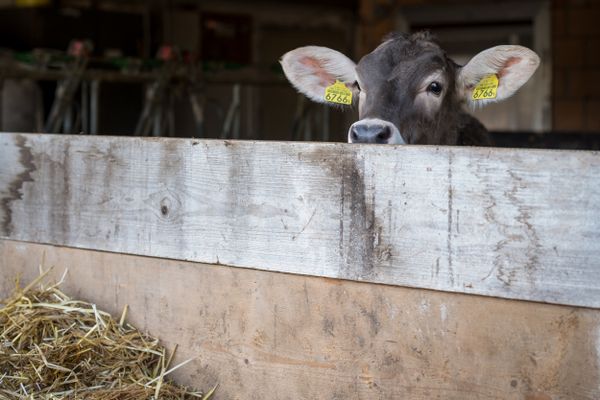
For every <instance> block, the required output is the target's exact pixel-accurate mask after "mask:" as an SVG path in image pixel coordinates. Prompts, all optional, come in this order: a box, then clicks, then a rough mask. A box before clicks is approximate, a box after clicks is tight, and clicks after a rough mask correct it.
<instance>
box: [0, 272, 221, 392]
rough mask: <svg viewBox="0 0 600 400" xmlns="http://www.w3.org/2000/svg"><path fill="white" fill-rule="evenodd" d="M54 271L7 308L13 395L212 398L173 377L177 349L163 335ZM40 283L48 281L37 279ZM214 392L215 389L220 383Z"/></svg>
mask: <svg viewBox="0 0 600 400" xmlns="http://www.w3.org/2000/svg"><path fill="white" fill-rule="evenodd" d="M45 275H46V273H43V274H42V275H40V276H39V277H38V278H37V279H36V280H34V281H33V282H31V283H30V284H29V285H27V286H26V287H24V288H20V287H17V288H16V289H15V292H14V293H13V294H12V296H11V297H9V298H8V299H6V301H5V304H2V307H1V308H0V326H1V327H2V330H1V331H0V337H1V338H2V352H1V353H0V370H1V371H2V380H1V384H0V386H1V388H0V393H2V394H3V395H4V396H7V397H11V398H41V397H45V398H87V399H140V398H150V397H154V398H157V399H158V398H161V399H192V398H201V399H209V398H210V396H211V394H212V391H211V392H209V393H207V394H206V395H204V394H203V393H202V392H199V391H194V390H191V389H188V388H185V387H179V386H176V385H174V384H172V383H171V382H169V381H168V380H167V379H166V375H168V374H169V373H170V372H172V371H173V370H174V369H176V368H177V366H171V365H170V361H171V359H172V353H171V354H170V355H169V354H167V353H166V350H165V348H164V347H162V346H160V345H159V343H158V339H156V338H152V337H150V336H149V335H147V334H144V333H142V332H140V331H138V330H137V329H135V327H133V326H131V325H129V324H127V323H126V322H125V320H126V316H127V314H126V311H127V308H125V309H124V310H123V314H122V315H121V318H120V319H119V320H118V321H117V320H115V319H113V317H112V316H111V315H110V314H108V313H106V312H104V311H102V310H99V309H98V308H97V307H96V305H95V304H89V303H86V302H83V301H78V300H74V299H71V298H70V297H69V296H67V295H66V294H64V293H63V292H61V291H60V289H59V286H60V285H59V284H54V285H50V286H46V287H45V286H43V285H42V284H40V282H42V281H43V277H44V276H45ZM38 284H40V287H37V285H38ZM213 391H214V389H213Z"/></svg>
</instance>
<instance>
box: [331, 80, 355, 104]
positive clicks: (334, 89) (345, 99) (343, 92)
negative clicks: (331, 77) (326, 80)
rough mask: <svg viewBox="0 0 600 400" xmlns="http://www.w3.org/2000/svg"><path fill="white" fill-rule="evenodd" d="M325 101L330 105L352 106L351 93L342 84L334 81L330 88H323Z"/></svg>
mask: <svg viewBox="0 0 600 400" xmlns="http://www.w3.org/2000/svg"><path fill="white" fill-rule="evenodd" d="M324 97H325V100H327V101H328V102H330V103H337V104H346V105H350V104H352V91H351V90H350V89H348V87H347V86H346V85H344V83H342V82H340V81H338V80H336V81H335V83H334V84H333V85H331V86H327V87H326V88H325V96H324Z"/></svg>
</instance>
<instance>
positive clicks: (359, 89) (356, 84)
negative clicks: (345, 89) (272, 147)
mask: <svg viewBox="0 0 600 400" xmlns="http://www.w3.org/2000/svg"><path fill="white" fill-rule="evenodd" d="M354 87H355V88H357V89H358V91H359V92H360V91H361V88H360V85H359V84H358V81H356V82H354Z"/></svg>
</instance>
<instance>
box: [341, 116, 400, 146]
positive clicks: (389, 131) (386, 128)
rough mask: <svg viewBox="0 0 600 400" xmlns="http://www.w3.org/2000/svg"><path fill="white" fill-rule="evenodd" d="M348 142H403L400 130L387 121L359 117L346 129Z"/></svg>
mask: <svg viewBox="0 0 600 400" xmlns="http://www.w3.org/2000/svg"><path fill="white" fill-rule="evenodd" d="M348 143H379V144H405V143H406V142H405V141H404V139H402V136H401V135H400V131H398V128H396V126H395V125H394V124H392V123H391V122H389V121H385V120H382V119H376V118H368V119H361V120H360V121H357V122H355V123H353V124H352V125H351V126H350V129H349V130H348Z"/></svg>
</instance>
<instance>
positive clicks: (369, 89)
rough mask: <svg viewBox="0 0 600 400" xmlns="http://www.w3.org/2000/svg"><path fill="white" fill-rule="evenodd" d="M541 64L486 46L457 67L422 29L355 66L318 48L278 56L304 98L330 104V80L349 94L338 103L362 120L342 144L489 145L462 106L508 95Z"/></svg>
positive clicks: (393, 38)
mask: <svg viewBox="0 0 600 400" xmlns="http://www.w3.org/2000/svg"><path fill="white" fill-rule="evenodd" d="M539 62H540V60H539V57H538V56H537V54H535V53H534V52H533V51H531V50H529V49H528V48H525V47H522V46H512V45H511V46H496V47H492V48H490V49H487V50H484V51H482V52H481V53H479V54H477V55H476V56H475V57H473V58H472V59H471V60H470V61H469V62H468V63H467V64H466V65H465V66H462V67H461V66H459V65H458V64H456V63H455V62H454V61H452V60H451V59H450V58H448V56H447V55H446V53H445V52H444V50H442V49H441V48H440V46H439V45H438V44H437V43H436V41H435V40H434V38H433V37H432V36H431V35H430V34H429V33H428V32H419V33H415V34H413V35H405V34H391V35H390V36H388V37H387V38H386V39H385V40H384V42H383V43H382V44H381V45H379V47H377V48H376V49H375V50H373V51H372V52H371V53H369V54H367V55H366V56H364V57H363V58H362V59H361V60H360V61H359V63H358V65H357V64H355V63H354V62H353V61H352V60H350V59H349V58H348V57H346V56H345V55H343V54H342V53H340V52H338V51H335V50H332V49H329V48H326V47H318V46H307V47H300V48H297V49H295V50H292V51H290V52H288V53H286V54H285V55H284V56H283V57H282V59H281V65H282V66H283V70H284V72H285V75H286V76H287V78H288V79H289V81H290V82H291V83H292V84H293V85H294V86H295V87H296V89H298V91H300V92H301V93H303V94H305V95H306V96H308V97H309V98H310V99H312V100H314V101H316V102H320V103H329V104H334V103H331V102H330V101H328V100H327V99H326V97H327V98H329V96H328V95H326V88H328V87H331V86H332V85H333V84H334V83H336V81H339V82H341V83H338V85H337V87H340V85H342V84H343V86H341V87H342V91H346V92H347V94H348V96H347V98H346V99H342V100H346V103H350V104H351V103H354V104H356V101H357V99H358V111H359V118H360V120H359V121H357V122H355V123H354V124H352V126H350V129H349V130H348V142H350V143H389V144H414V143H416V144H443V145H455V144H460V145H489V144H490V139H489V135H488V133H487V130H486V129H485V127H484V126H483V125H482V124H481V123H480V122H479V121H478V120H477V119H476V118H474V117H472V116H471V115H470V114H468V113H467V112H466V111H464V106H465V105H468V106H471V107H477V106H483V105H486V104H488V103H492V102H496V101H501V100H504V99H506V98H508V97H510V96H511V95H512V94H514V93H515V92H516V91H517V89H519V88H520V87H521V86H522V85H523V84H524V83H525V82H527V80H528V79H529V78H530V77H531V75H532V74H533V73H534V72H535V70H536V69H537V67H538V65H539ZM486 78H487V79H486ZM344 86H345V87H344ZM328 93H331V92H328ZM350 94H351V95H352V97H353V98H354V101H350Z"/></svg>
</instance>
